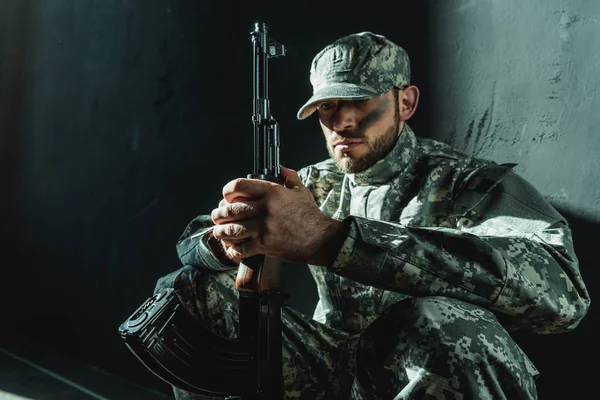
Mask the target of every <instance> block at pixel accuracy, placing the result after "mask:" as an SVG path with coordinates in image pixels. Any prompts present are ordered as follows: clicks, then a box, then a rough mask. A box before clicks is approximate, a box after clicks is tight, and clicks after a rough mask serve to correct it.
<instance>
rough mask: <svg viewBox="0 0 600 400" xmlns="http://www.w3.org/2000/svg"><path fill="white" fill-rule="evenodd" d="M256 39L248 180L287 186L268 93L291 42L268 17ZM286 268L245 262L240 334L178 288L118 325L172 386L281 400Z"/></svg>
mask: <svg viewBox="0 0 600 400" xmlns="http://www.w3.org/2000/svg"><path fill="white" fill-rule="evenodd" d="M251 38H252V44H253V58H254V68H253V69H254V81H253V90H254V99H253V115H252V122H253V124H254V173H252V174H249V175H248V178H251V179H262V180H268V181H271V182H276V183H280V184H281V176H280V168H279V125H278V124H277V122H276V121H275V119H274V118H273V116H272V115H271V111H270V104H269V99H268V91H269V86H268V80H269V79H268V59H269V58H273V57H279V56H283V55H285V47H284V46H283V45H281V44H280V43H277V42H276V41H274V40H272V39H270V38H269V36H268V34H267V26H266V24H264V23H261V22H257V23H256V24H255V27H254V31H253V32H251ZM279 269H280V262H279V260H277V259H274V258H272V257H267V256H263V255H257V256H253V257H249V258H245V259H243V260H242V262H241V263H240V265H239V269H238V273H237V277H236V288H237V290H238V293H239V331H238V338H237V339H229V338H225V337H222V336H220V335H217V334H215V333H213V332H211V331H209V330H208V329H207V328H206V327H205V326H204V325H203V324H201V323H200V322H199V321H197V320H195V319H194V318H193V317H192V316H191V315H190V314H189V313H188V312H187V311H186V310H185V308H184V307H183V306H182V304H181V302H180V300H179V298H178V297H177V294H176V292H175V290H174V288H168V289H165V290H163V291H161V292H160V293H156V294H155V295H154V296H151V297H150V298H148V299H147V300H146V301H145V302H144V303H143V304H142V305H141V306H140V307H139V308H138V309H137V310H136V311H135V312H134V313H133V314H132V315H131V316H130V317H129V318H128V319H127V320H126V321H124V322H123V323H122V324H121V325H120V326H119V333H120V335H121V337H122V339H123V340H124V341H125V344H126V346H127V348H129V350H131V352H132V353H133V354H134V355H135V356H136V357H137V359H138V360H139V361H140V362H142V364H143V365H144V366H145V367H146V368H148V369H149V370H150V371H151V372H153V373H154V374H155V375H156V376H158V377H159V378H161V379H162V380H164V381H166V382H167V383H169V384H171V385H173V386H176V387H179V388H181V389H184V390H186V391H188V392H191V393H196V394H201V395H205V396H230V397H227V399H229V400H234V399H240V400H266V399H268V400H279V399H282V398H283V393H284V392H283V376H282V360H281V344H282V343H281V330H282V323H281V306H282V305H283V299H284V297H287V296H286V295H284V294H283V293H282V290H281V284H280V271H279ZM232 383H235V384H236V385H232ZM231 395H235V396H231Z"/></svg>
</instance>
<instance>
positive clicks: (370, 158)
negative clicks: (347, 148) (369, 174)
mask: <svg viewBox="0 0 600 400" xmlns="http://www.w3.org/2000/svg"><path fill="white" fill-rule="evenodd" d="M399 129H400V115H399V112H398V107H396V113H395V115H394V123H393V125H391V126H390V127H389V128H388V129H387V130H386V131H385V132H384V134H383V135H380V136H378V137H376V138H375V139H372V140H369V138H368V137H367V136H365V134H364V132H363V131H362V129H360V127H359V129H358V130H357V131H355V132H348V133H346V134H344V135H341V136H343V137H344V138H348V139H361V140H363V143H364V144H365V145H366V146H367V148H368V150H367V152H366V153H365V154H363V155H362V156H361V157H356V158H354V157H351V156H350V154H348V153H342V154H341V155H339V153H338V154H336V153H335V148H334V145H333V143H334V141H335V140H336V139H334V138H330V139H329V140H328V141H327V151H328V152H329V155H330V156H331V158H332V159H333V161H334V162H335V164H336V166H337V167H338V168H339V170H340V171H341V172H343V173H345V174H354V173H357V172H363V171H365V170H367V169H369V168H371V167H372V166H373V165H374V164H375V163H376V162H377V161H379V160H381V159H383V158H384V157H385V156H387V155H388V154H389V152H390V151H392V149H393V148H394V146H395V145H396V142H397V141H398V137H399V136H400V132H399Z"/></svg>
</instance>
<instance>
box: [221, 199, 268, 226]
mask: <svg viewBox="0 0 600 400" xmlns="http://www.w3.org/2000/svg"><path fill="white" fill-rule="evenodd" d="M257 214H258V210H257V208H256V204H255V203H254V202H248V203H233V204H230V203H227V205H224V206H222V207H219V208H215V209H214V210H212V212H211V213H210V216H211V218H212V220H213V222H214V223H215V224H223V223H225V222H231V221H242V220H244V219H248V218H252V217H254V216H256V215H257Z"/></svg>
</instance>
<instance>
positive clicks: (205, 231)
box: [157, 32, 590, 399]
mask: <svg viewBox="0 0 600 400" xmlns="http://www.w3.org/2000/svg"><path fill="white" fill-rule="evenodd" d="M311 83H312V85H313V89H314V95H313V96H312V97H311V98H310V99H309V100H308V102H307V103H306V104H305V105H304V106H303V107H302V108H301V109H300V111H299V112H298V118H299V119H304V118H306V117H308V116H309V115H310V114H312V113H313V112H315V111H316V113H318V116H319V121H320V125H321V128H322V130H323V133H324V135H325V139H326V142H327V148H328V150H329V153H330V155H331V158H330V159H328V160H326V161H323V162H320V163H317V164H315V165H311V166H308V167H306V168H303V169H301V170H300V171H299V172H298V173H296V172H295V171H293V170H289V169H286V168H282V175H283V177H284V179H285V187H284V186H280V185H276V184H273V183H270V182H266V181H258V180H249V179H238V180H235V181H232V182H230V183H228V184H227V185H226V186H225V187H224V189H223V194H224V198H223V200H222V201H221V203H220V204H219V207H218V208H216V209H215V210H213V212H212V214H211V216H200V217H198V218H196V219H194V220H193V221H192V222H191V223H190V224H189V225H188V227H187V229H186V230H185V232H184V233H183V235H182V236H181V238H180V240H179V242H178V244H177V250H178V254H179V257H180V259H181V262H182V263H183V265H184V267H183V268H182V269H180V270H178V271H175V272H174V273H172V274H170V275H167V276H165V277H163V278H162V279H161V280H159V282H158V283H157V290H159V289H160V288H162V287H164V286H167V285H175V287H176V289H177V291H178V295H179V297H180V298H181V300H182V302H183V303H184V304H185V305H186V308H187V309H188V310H189V311H190V312H191V313H192V314H193V315H195V316H196V317H197V318H199V319H200V320H202V321H204V323H205V324H206V325H207V326H210V327H211V329H212V330H213V331H214V332H215V333H218V334H220V335H222V336H227V337H235V336H236V329H237V317H238V315H237V291H236V289H235V274H236V266H237V263H238V262H239V261H240V259H241V258H245V257H249V256H251V255H254V254H266V255H269V256H272V257H275V258H278V259H280V260H282V261H287V262H291V263H306V264H308V265H309V267H310V270H311V272H312V275H313V276H314V279H315V281H316V283H317V288H318V294H319V302H318V305H317V307H316V310H315V312H314V315H313V318H312V319H311V318H308V317H306V316H304V315H302V314H300V313H298V312H296V311H294V310H292V309H290V308H289V307H284V308H283V310H282V318H283V323H284V329H283V372H284V381H285V382H284V385H285V392H286V395H285V397H286V398H287V399H534V398H537V394H536V388H535V377H536V375H537V374H538V372H537V370H536V368H535V367H534V365H533V364H532V363H531V362H530V360H529V359H528V358H527V356H526V355H525V354H524V353H523V351H522V350H521V349H520V348H519V347H518V346H517V344H516V343H515V342H514V341H513V339H512V338H511V336H510V334H509V333H512V332H528V333H535V334H550V333H556V332H562V331H567V330H571V329H573V328H575V327H576V326H577V324H578V323H579V321H580V320H581V318H583V316H584V315H585V314H586V311H587V309H588V307H589V303H590V300H589V297H588V293H587V291H586V288H585V285H584V282H583V281H582V278H581V275H580V272H579V267H578V262H577V258H576V256H575V254H574V253H573V245H572V242H571V233H570V230H569V227H568V225H567V221H565V219H564V218H563V217H562V216H561V215H560V214H559V213H558V212H557V211H556V210H554V209H553V208H552V207H551V206H550V205H549V204H548V203H547V202H546V201H545V200H544V199H543V198H542V196H541V195H540V194H539V193H538V192H537V191H536V190H535V189H534V188H533V186H531V185H530V184H529V183H527V182H526V181H525V180H524V179H523V178H521V177H519V176H518V175H517V174H516V173H514V172H513V171H512V170H511V168H512V167H513V166H514V165H498V164H496V163H494V162H491V161H486V160H482V159H477V158H474V157H471V156H468V155H465V154H463V153H461V152H459V151H457V150H454V149H452V148H450V147H449V146H447V145H445V144H442V143H439V142H436V141H432V140H423V139H419V138H417V137H416V136H415V134H414V133H413V131H412V130H411V128H410V127H409V126H408V124H407V123H406V120H408V119H409V118H410V117H411V116H412V115H413V113H414V111H415V109H416V106H417V103H418V97H419V92H418V89H417V88H416V87H415V86H412V85H410V66H409V59H408V56H407V54H406V53H405V51H404V50H403V49H402V48H400V47H399V46H397V45H396V44H394V43H392V42H391V41H389V40H388V39H387V38H385V37H383V36H381V35H375V34H372V33H370V32H363V33H360V34H353V35H349V36H346V37H343V38H341V39H339V40H337V41H335V42H334V43H332V44H331V45H329V46H327V47H325V48H324V49H323V50H322V51H321V52H319V54H317V55H316V56H315V58H314V59H313V62H312V66H311ZM220 245H222V246H220ZM175 277H177V278H176V279H175ZM175 393H176V398H178V399H196V398H203V397H201V396H197V395H192V394H189V393H186V392H184V391H182V390H180V389H177V388H175Z"/></svg>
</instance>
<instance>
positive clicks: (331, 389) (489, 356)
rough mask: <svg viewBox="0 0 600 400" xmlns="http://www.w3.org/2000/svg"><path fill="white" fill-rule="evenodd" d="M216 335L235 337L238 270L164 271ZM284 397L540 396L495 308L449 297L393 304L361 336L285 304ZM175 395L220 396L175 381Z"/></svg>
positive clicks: (180, 399)
mask: <svg viewBox="0 0 600 400" xmlns="http://www.w3.org/2000/svg"><path fill="white" fill-rule="evenodd" d="M173 285H174V286H175V288H176V290H177V292H178V294H179V296H180V298H181V299H182V301H183V303H184V305H185V307H186V308H187V309H188V310H189V311H190V312H191V313H192V314H193V315H195V316H196V317H198V318H199V319H201V320H202V321H204V322H205V323H206V324H207V326H209V327H210V328H211V329H212V331H213V332H215V333H217V334H219V335H222V336H226V337H236V336H237V334H236V332H237V324H238V312H237V306H238V299H237V290H236V289H235V270H234V271H229V272H212V271H201V270H198V269H196V268H193V267H190V266H186V267H183V268H182V269H180V270H178V271H175V272H173V273H171V274H169V275H166V276H164V277H163V278H161V279H160V280H159V281H158V282H157V285H156V291H158V290H160V289H162V288H164V287H167V286H173ZM282 320H283V332H282V339H283V348H282V354H283V376H284V388H285V397H284V398H285V399H298V400H304V399H310V400H315V399H326V400H329V399H353V400H355V399H356V400H358V399H374V400H378V399H395V400H409V399H410V400H413V399H431V400H434V399H436V400H437V399H439V400H449V399H457V400H458V399H463V400H466V399H478V400H486V399H494V400H496V399H509V400H513V399H537V392H536V387H535V377H536V375H537V371H536V370H535V367H533V365H532V364H531V362H530V361H529V360H528V359H527V357H526V356H525V355H524V353H523V352H522V350H521V349H520V348H519V347H518V346H517V344H516V343H515V342H514V341H513V339H512V338H511V337H510V335H509V334H508V333H507V332H506V331H505V330H504V328H503V327H502V326H501V325H500V324H499V323H498V321H497V320H496V318H495V317H494V316H493V314H492V313H491V312H489V311H488V310H486V309H483V308H480V307H477V306H474V305H472V304H469V303H465V302H462V301H460V300H456V299H451V298H447V297H420V298H411V299H408V300H403V301H400V302H398V303H396V304H394V305H392V306H390V307H388V308H387V309H386V310H385V311H384V312H383V313H382V314H381V315H380V316H379V317H378V318H377V319H376V320H375V321H374V322H372V323H371V324H370V325H369V326H368V327H367V328H366V329H364V330H363V331H362V332H361V333H348V332H345V331H343V330H339V329H334V328H332V327H329V326H327V325H324V324H321V323H319V322H316V321H314V320H312V319H311V318H308V317H306V316H305V315H303V314H301V313H298V312H296V311H294V310H293V309H291V308H289V307H283V309H282ZM173 390H174V394H175V398H176V399H177V400H189V399H193V400H198V399H212V397H205V396H200V395H196V394H192V393H188V392H185V391H183V390H181V389H179V388H176V387H174V388H173Z"/></svg>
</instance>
